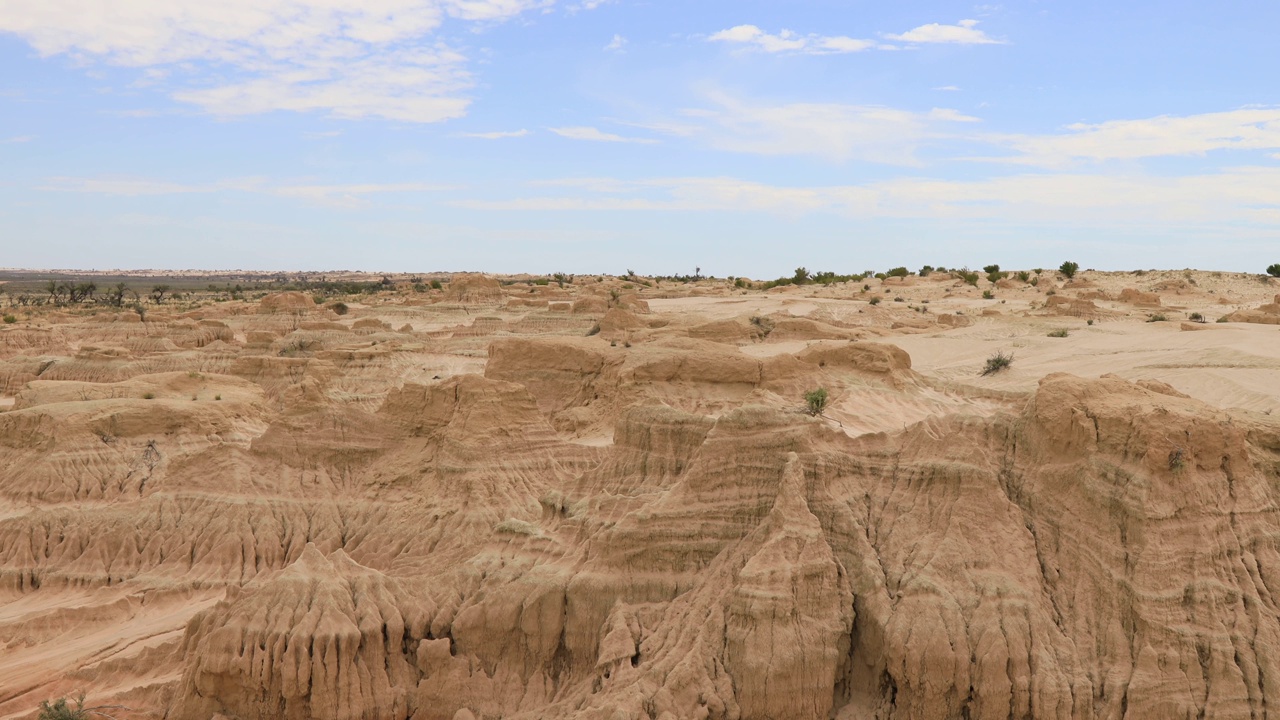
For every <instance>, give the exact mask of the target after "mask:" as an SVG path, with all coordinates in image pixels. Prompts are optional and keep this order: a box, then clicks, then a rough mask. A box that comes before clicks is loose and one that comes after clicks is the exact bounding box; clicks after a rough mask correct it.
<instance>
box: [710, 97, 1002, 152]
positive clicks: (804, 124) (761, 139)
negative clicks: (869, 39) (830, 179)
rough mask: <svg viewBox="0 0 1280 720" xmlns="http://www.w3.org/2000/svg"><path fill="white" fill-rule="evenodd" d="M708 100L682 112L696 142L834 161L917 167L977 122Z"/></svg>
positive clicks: (870, 108)
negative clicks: (955, 132) (959, 127)
mask: <svg viewBox="0 0 1280 720" xmlns="http://www.w3.org/2000/svg"><path fill="white" fill-rule="evenodd" d="M710 100H711V101H712V102H713V103H714V107H713V108H710V109H708V108H699V109H693V110H686V111H685V115H686V116H687V117H689V118H691V119H692V120H694V121H697V122H698V124H699V127H700V129H699V130H698V132H697V133H696V137H699V138H701V139H702V140H703V141H705V142H707V143H708V144H710V145H711V146H712V147H715V148H718V149H721V150H728V151H732V152H746V153H755V154H760V155H813V156H816V157H820V158H823V159H828V160H836V161H846V160H862V161H869V162H878V163H886V164H891V165H917V164H919V160H918V159H917V157H916V151H917V150H918V149H919V148H920V146H921V145H923V144H924V143H926V142H930V141H933V140H935V139H938V138H942V137H948V136H950V134H951V133H952V131H951V130H950V127H951V124H952V123H957V122H963V123H969V122H975V121H977V118H973V117H970V116H967V115H962V114H961V113H959V112H957V111H955V110H951V109H946V108H935V109H933V110H931V111H929V112H927V113H920V112H913V111H910V110H899V109H895V108H889V107H881V106H875V105H844V104H838V103H792V104H786V105H762V104H754V103H750V102H745V101H742V100H739V99H737V98H733V97H730V96H728V95H725V94H713V95H711V96H710Z"/></svg>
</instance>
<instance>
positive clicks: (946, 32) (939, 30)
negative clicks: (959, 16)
mask: <svg viewBox="0 0 1280 720" xmlns="http://www.w3.org/2000/svg"><path fill="white" fill-rule="evenodd" d="M977 26H978V21H977V20H961V21H960V22H958V23H956V24H955V25H943V24H941V23H929V24H928V25H921V26H920V27H918V28H914V29H912V30H908V31H906V32H904V33H901V34H899V35H886V36H885V37H887V38H888V39H890V40H896V41H898V42H905V43H920V44H925V43H951V44H956V45H999V44H1003V43H1004V41H1003V40H996V39H995V38H992V37H990V36H988V35H987V34H986V33H985V32H983V31H981V30H979V29H978V27H977Z"/></svg>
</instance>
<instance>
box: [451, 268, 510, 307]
mask: <svg viewBox="0 0 1280 720" xmlns="http://www.w3.org/2000/svg"><path fill="white" fill-rule="evenodd" d="M445 297H446V298H448V299H449V300H452V301H454V302H459V303H464V304H468V305H484V304H489V303H499V302H502V300H503V295H502V285H501V284H500V283H499V282H498V281H497V280H496V279H494V278H491V277H489V276H488V275H481V274H479V273H457V274H455V275H454V276H453V277H452V278H450V279H449V285H448V287H446V288H445Z"/></svg>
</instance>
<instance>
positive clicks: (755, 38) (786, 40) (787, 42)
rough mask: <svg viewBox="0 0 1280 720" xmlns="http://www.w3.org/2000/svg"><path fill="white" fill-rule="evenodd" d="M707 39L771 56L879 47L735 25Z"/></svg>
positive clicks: (840, 38)
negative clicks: (774, 32) (768, 31)
mask: <svg viewBox="0 0 1280 720" xmlns="http://www.w3.org/2000/svg"><path fill="white" fill-rule="evenodd" d="M707 39H708V40H710V41H712V42H724V43H734V44H738V45H748V46H750V47H753V48H755V49H757V50H762V51H764V52H768V53H783V52H793V53H804V54H808V55H829V54H836V53H854V52H862V51H863V50H869V49H871V48H874V47H876V46H877V45H879V44H880V43H877V42H876V41H874V40H860V39H858V38H851V37H845V36H843V35H832V36H824V35H814V34H810V35H800V34H797V33H794V32H792V31H790V30H782V31H781V32H779V33H778V34H776V35H772V34H769V33H767V32H765V31H764V30H761V29H760V28H758V27H756V26H755V25H736V26H734V27H731V28H729V29H727V30H721V31H720V32H717V33H714V34H712V35H711V36H710V37H709V38H707Z"/></svg>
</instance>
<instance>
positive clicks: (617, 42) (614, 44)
mask: <svg viewBox="0 0 1280 720" xmlns="http://www.w3.org/2000/svg"><path fill="white" fill-rule="evenodd" d="M626 46H627V39H626V38H624V37H622V36H621V35H618V34H614V36H613V39H612V40H610V41H609V44H608V45H605V46H604V49H605V50H609V51H611V52H622V49H623V48H625V47H626Z"/></svg>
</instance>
